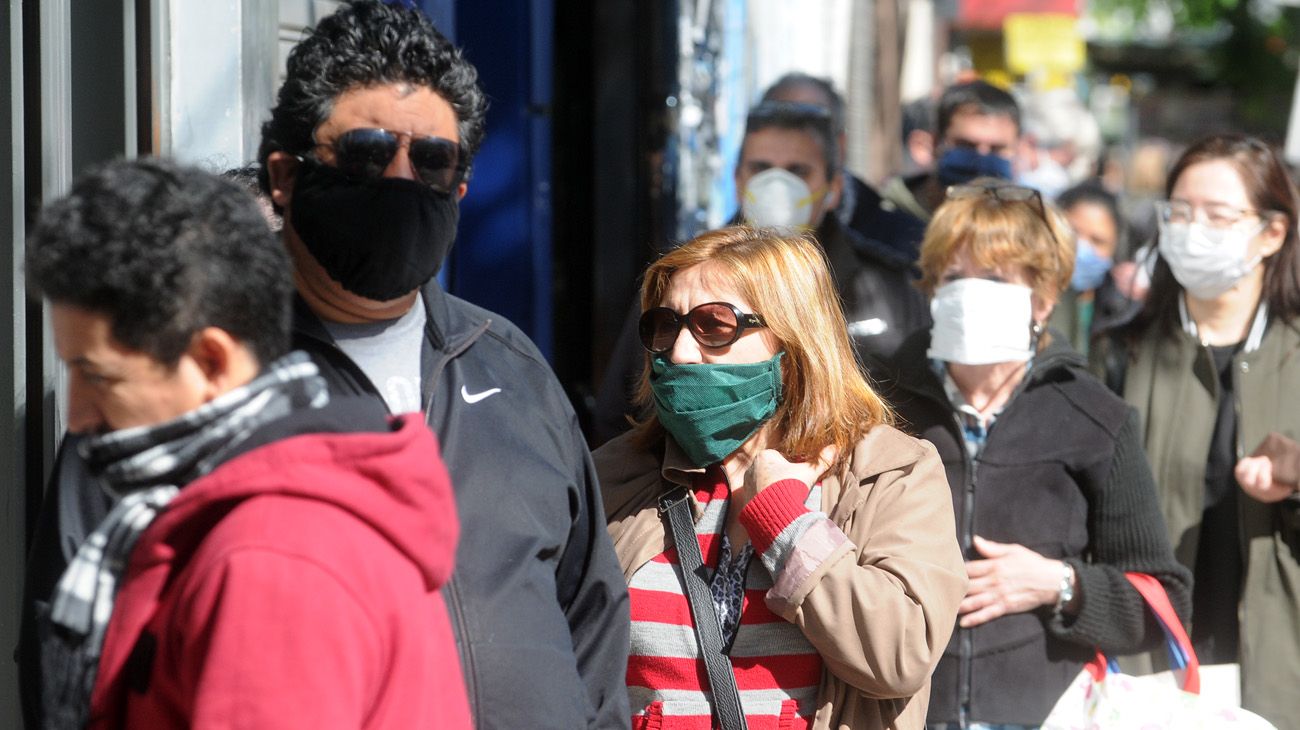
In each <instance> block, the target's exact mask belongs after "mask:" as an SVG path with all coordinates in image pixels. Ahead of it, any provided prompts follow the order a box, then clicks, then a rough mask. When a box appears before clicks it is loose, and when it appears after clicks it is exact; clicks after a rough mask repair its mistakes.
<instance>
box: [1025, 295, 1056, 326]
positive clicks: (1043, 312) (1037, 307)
mask: <svg viewBox="0 0 1300 730" xmlns="http://www.w3.org/2000/svg"><path fill="white" fill-rule="evenodd" d="M1030 303H1031V304H1032V306H1033V310H1032V312H1033V318H1034V321H1035V322H1037V323H1038V324H1040V325H1042V326H1043V327H1044V328H1046V327H1047V320H1048V319H1050V318H1051V316H1052V310H1053V309H1054V308H1055V307H1056V299H1055V298H1052V299H1045V298H1043V297H1041V296H1039V295H1038V294H1034V295H1033V296H1032V297H1031V298H1030Z"/></svg>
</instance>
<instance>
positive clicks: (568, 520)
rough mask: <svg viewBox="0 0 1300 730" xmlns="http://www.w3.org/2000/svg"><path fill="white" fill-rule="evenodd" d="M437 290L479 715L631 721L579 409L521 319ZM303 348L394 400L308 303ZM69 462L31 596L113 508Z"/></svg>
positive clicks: (506, 719) (429, 384)
mask: <svg viewBox="0 0 1300 730" xmlns="http://www.w3.org/2000/svg"><path fill="white" fill-rule="evenodd" d="M422 293H423V300H424V303H425V306H426V308H427V315H428V316H427V323H426V337H425V347H424V353H423V357H422V361H421V379H422V387H423V391H424V392H423V401H424V403H425V404H426V409H425V410H426V414H427V422H428V424H429V426H430V428H432V429H433V431H434V433H435V434H437V436H438V442H439V446H440V447H441V449H442V459H443V461H444V462H445V463H446V465H447V470H448V471H449V472H450V474H451V477H452V485H453V488H454V490H455V496H456V508H457V511H458V513H459V517H460V523H461V538H460V544H459V548H458V550H457V553H456V571H455V573H454V575H453V576H452V579H451V581H450V582H449V583H447V585H446V586H444V587H443V594H444V596H445V597H446V600H447V604H448V609H449V613H450V615H451V620H452V626H453V629H454V630H455V632H456V637H457V645H458V648H459V650H460V655H461V663H462V667H463V670H464V675H465V685H466V690H467V691H468V694H469V700H470V705H471V708H472V710H473V713H474V720H475V724H476V726H477V727H479V728H516V727H530V728H556V729H557V730H561V729H562V730H571V729H572V728H597V727H599V728H609V727H624V726H626V724H627V718H628V716H629V712H628V709H627V708H628V705H627V690H626V687H625V685H624V675H625V672H626V669H627V647H628V631H629V618H628V605H627V588H626V584H625V583H624V581H623V576H622V573H621V572H620V570H619V567H618V563H617V561H616V559H615V557H614V551H613V547H612V546H611V544H610V540H609V535H608V534H607V533H606V531H605V522H604V510H603V507H602V505H601V500H600V492H599V487H598V485H597V483H596V476H595V471H594V469H593V467H592V464H591V456H590V454H589V452H588V451H587V447H586V445H585V442H584V441H583V438H582V434H581V432H580V431H579V429H578V423H577V418H576V416H575V415H574V413H573V409H572V407H571V406H570V405H569V402H568V400H567V398H566V397H565V395H564V392H563V390H562V389H561V387H560V385H559V383H558V381H556V379H555V376H554V374H553V373H552V372H551V369H550V367H549V366H548V365H547V364H546V361H545V360H544V359H543V358H542V356H541V354H540V353H539V352H538V351H537V349H536V347H535V346H534V345H533V344H532V342H531V341H529V340H528V338H527V337H525V336H524V335H523V333H521V332H520V331H519V330H518V329H517V328H516V327H514V326H513V325H512V324H510V323H509V322H507V321H506V320H505V319H504V318H502V317H499V316H497V315H494V314H491V313H490V312H487V311H486V310H483V309H480V308H478V307H475V306H473V305H471V304H469V303H468V302H465V301H463V300H461V299H458V298H456V297H453V296H451V295H449V294H446V293H445V292H443V291H442V289H441V288H440V287H439V286H438V285H437V283H436V282H432V281H431V282H429V283H428V284H427V285H425V287H424V289H423V291H422ZM294 347H295V348H296V349H302V350H305V351H307V352H308V353H309V354H310V355H311V357H312V359H313V360H314V361H315V362H316V363H317V365H318V366H319V367H320V369H321V374H322V375H323V376H324V377H325V379H326V380H327V381H328V382H329V387H330V392H331V393H333V394H335V395H348V394H359V395H368V396H373V397H375V398H379V396H378V394H377V392H376V391H375V389H374V386H373V385H372V384H371V383H370V382H369V380H368V379H367V378H366V376H365V375H364V373H362V371H361V370H360V368H358V367H357V366H356V365H355V364H354V363H353V362H352V361H351V360H350V359H348V357H347V356H346V355H345V354H344V353H343V351H342V350H340V349H339V348H338V347H337V346H336V345H335V344H334V343H333V341H332V340H331V339H330V337H329V335H328V334H327V333H326V331H325V328H324V326H323V325H321V323H320V322H319V320H317V319H316V317H315V316H314V315H312V313H311V312H310V310H309V309H308V308H307V307H306V305H305V304H304V303H303V302H302V301H301V300H298V301H297V302H296V306H295V312H294ZM496 388H499V389H500V391H499V392H495V393H492V394H491V395H487V396H485V395H484V394H486V393H488V392H490V391H492V390H493V389H496ZM471 401H473V402H471ZM56 474H62V477H63V478H61V479H59V480H57V481H55V482H54V483H53V484H54V485H55V486H54V488H53V489H52V490H51V491H50V492H49V493H48V494H47V497H46V509H45V510H43V514H42V517H41V526H40V527H39V528H38V534H37V535H36V537H35V538H34V545H33V548H32V555H31V557H30V558H29V574H28V591H27V595H28V596H29V597H39V596H48V595H49V592H50V590H51V589H52V587H53V584H54V583H55V582H57V580H58V577H59V575H60V574H61V573H62V571H63V568H64V567H65V566H66V564H67V560H68V558H69V557H70V556H71V555H72V553H74V552H75V550H76V545H77V544H79V543H80V541H81V538H82V537H84V535H85V534H86V532H85V530H88V529H93V528H94V526H95V525H96V524H97V523H98V521H99V519H102V517H103V516H104V514H106V513H107V502H106V500H105V499H90V500H86V499H84V498H83V496H84V495H85V494H95V495H97V496H98V495H99V494H102V493H101V492H98V491H97V490H96V488H95V487H94V486H93V485H87V484H85V483H84V482H83V483H81V484H77V483H76V482H77V480H78V479H81V480H84V479H86V478H87V477H86V475H85V472H84V469H83V468H82V467H81V466H80V463H79V459H76V458H75V452H69V451H68V450H67V449H66V448H65V450H64V453H63V455H62V458H61V460H60V467H59V469H58V470H57V471H56ZM95 512H98V514H89V513H95ZM78 530H81V532H80V533H77V531H78ZM69 548H71V549H70V550H69ZM28 604H31V600H30V598H29V600H27V601H25V606H24V608H25V609H26V608H27V605H28ZM24 635H26V631H24ZM23 655H24V656H23V659H22V661H21V664H22V668H23V673H24V674H26V673H27V672H28V671H29V669H31V668H34V667H37V666H39V663H33V662H38V659H39V658H38V657H35V653H34V652H32V651H26V652H23ZM34 691H36V692H39V689H38V688H34ZM27 692H28V690H27V689H24V697H25V701H24V706H25V707H26V706H27V705H28V703H27V702H26V694H27ZM35 698H36V700H39V694H36V696H35ZM33 717H34V716H33ZM29 726H31V727H39V726H40V725H39V724H31V721H29Z"/></svg>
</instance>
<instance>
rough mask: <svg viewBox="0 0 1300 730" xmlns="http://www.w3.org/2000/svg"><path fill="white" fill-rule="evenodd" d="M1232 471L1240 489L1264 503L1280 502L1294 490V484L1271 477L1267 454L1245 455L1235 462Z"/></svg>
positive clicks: (1270, 465)
mask: <svg viewBox="0 0 1300 730" xmlns="http://www.w3.org/2000/svg"><path fill="white" fill-rule="evenodd" d="M1232 473H1233V475H1234V476H1236V477H1237V483H1238V484H1240V485H1241V491H1243V492H1245V493H1246V494H1248V495H1250V497H1251V498H1252V499H1255V500H1258V501H1260V502H1263V503H1265V504H1272V503H1273V502H1280V501H1282V500H1284V499H1286V498H1287V497H1289V496H1291V495H1292V494H1295V492H1296V487H1295V485H1294V484H1287V483H1285V482H1279V481H1276V480H1274V479H1273V461H1272V460H1271V459H1269V458H1268V457H1267V456H1247V457H1246V458H1244V459H1242V460H1241V461H1238V462H1237V468H1236V469H1233V470H1232Z"/></svg>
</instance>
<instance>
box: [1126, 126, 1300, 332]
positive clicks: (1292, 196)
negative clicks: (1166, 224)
mask: <svg viewBox="0 0 1300 730" xmlns="http://www.w3.org/2000/svg"><path fill="white" fill-rule="evenodd" d="M1213 160H1224V161H1225V162H1227V163H1229V164H1231V165H1232V166H1233V168H1235V169H1236V170H1237V174H1238V175H1240V176H1241V181H1242V183H1243V184H1244V185H1245V186H1246V192H1247V195H1248V196H1249V197H1250V203H1251V206H1252V207H1254V208H1255V210H1259V211H1269V212H1272V213H1275V214H1278V215H1281V216H1283V217H1285V218H1286V237H1285V238H1284V239H1283V241H1282V246H1281V247H1280V248H1279V249H1278V250H1277V252H1276V253H1274V254H1273V255H1272V256H1269V257H1268V258H1266V259H1264V290H1263V292H1262V294H1261V298H1262V299H1263V301H1265V302H1267V303H1268V312H1269V316H1270V317H1271V318H1273V319H1276V320H1281V321H1284V322H1289V321H1290V320H1292V319H1294V318H1295V317H1297V316H1300V252H1297V233H1296V221H1297V215H1298V212H1300V211H1298V209H1300V200H1298V196H1297V192H1296V186H1295V183H1294V182H1292V180H1291V178H1290V176H1289V175H1287V171H1286V167H1285V166H1284V165H1283V164H1282V161H1281V160H1280V159H1278V156H1277V154H1276V153H1275V152H1274V151H1273V150H1272V148H1270V147H1269V146H1268V145H1267V144H1265V143H1264V142H1263V141H1261V140H1259V139H1258V138H1256V137H1248V136H1245V135H1239V134H1221V135H1215V136H1212V137H1206V138H1204V139H1202V140H1200V141H1198V142H1196V143H1195V144H1193V145H1192V146H1191V147H1188V148H1187V151H1185V152H1183V154H1182V156H1181V157H1179V158H1178V161H1177V162H1175V163H1174V166H1173V168H1172V169H1171V170H1170V171H1169V177H1168V179H1167V181H1166V183H1165V197H1166V198H1167V197H1169V195H1170V194H1171V193H1172V192H1173V189H1174V183H1176V182H1178V178H1179V177H1180V176H1181V175H1182V174H1183V172H1184V171H1186V170H1187V168H1189V167H1191V166H1192V165H1196V164H1198V163H1201V162H1210V161H1213ZM1156 240H1157V242H1159V234H1157V236H1156ZM1157 250H1159V247H1158V246H1157ZM1182 292H1183V287H1182V285H1181V284H1179V283H1178V280H1177V279H1175V278H1174V274H1173V271H1172V270H1170V268H1169V264H1167V263H1165V260H1164V257H1157V258H1156V267H1155V273H1154V274H1153V275H1152V277H1151V290H1150V292H1148V294H1147V300H1146V304H1145V305H1144V306H1143V308H1142V311H1141V312H1140V313H1139V314H1138V316H1137V317H1136V318H1134V320H1133V322H1132V324H1130V325H1129V326H1128V327H1126V328H1124V331H1123V333H1122V334H1123V335H1124V339H1125V340H1127V341H1129V342H1130V343H1134V342H1136V341H1137V340H1139V339H1141V338H1142V337H1143V336H1144V335H1145V334H1146V333H1147V332H1148V331H1150V330H1151V329H1153V328H1154V329H1155V330H1156V331H1157V332H1158V333H1159V334H1160V335H1161V336H1172V335H1173V334H1174V333H1175V332H1177V331H1178V330H1179V329H1180V327H1181V325H1180V321H1179V316H1178V298H1179V297H1180V296H1181V295H1182Z"/></svg>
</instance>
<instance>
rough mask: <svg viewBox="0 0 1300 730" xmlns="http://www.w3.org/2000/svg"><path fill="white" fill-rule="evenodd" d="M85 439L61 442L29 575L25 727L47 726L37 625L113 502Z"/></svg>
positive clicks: (22, 645) (22, 686)
mask: <svg viewBox="0 0 1300 730" xmlns="http://www.w3.org/2000/svg"><path fill="white" fill-rule="evenodd" d="M79 440H80V438H79V437H77V436H73V435H68V436H66V437H65V438H64V439H63V443H62V444H61V445H60V446H59V453H58V457H57V459H56V461H55V463H54V470H53V471H52V472H51V473H50V481H49V484H47V485H46V487H45V499H44V501H43V502H42V503H41V510H40V514H39V516H38V517H37V521H36V528H35V531H34V532H33V534H32V543H31V547H30V548H29V550H28V554H27V570H26V573H25V575H24V579H23V605H22V625H21V627H20V629H19V635H18V650H17V652H16V653H15V657H16V659H17V661H18V686H19V695H20V697H21V700H22V709H23V723H24V726H25V727H29V728H37V727H45V723H44V717H43V716H42V712H41V656H40V642H39V640H38V639H37V624H38V621H39V620H40V618H41V617H43V616H44V615H45V614H46V613H48V612H49V603H50V596H52V595H53V593H54V586H55V585H56V584H57V583H58V582H59V577H60V576H62V575H63V571H64V569H65V568H67V567H68V562H69V561H70V560H72V556H73V555H75V554H76V552H77V547H78V546H80V545H81V542H82V541H83V540H84V539H85V538H86V536H87V535H89V534H90V532H91V531H92V530H94V529H95V526H96V525H98V524H99V523H100V521H101V520H103V519H104V517H105V516H106V515H107V514H108V511H109V510H110V509H111V508H112V506H113V502H112V500H111V499H110V498H109V496H108V494H107V493H106V492H105V491H104V490H103V489H101V488H100V486H99V482H98V481H97V480H95V478H94V477H92V476H91V475H90V473H89V472H87V471H86V465H85V462H83V461H82V460H81V457H80V455H79V454H78V453H77V448H76V446H77V442H78V441H79Z"/></svg>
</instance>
